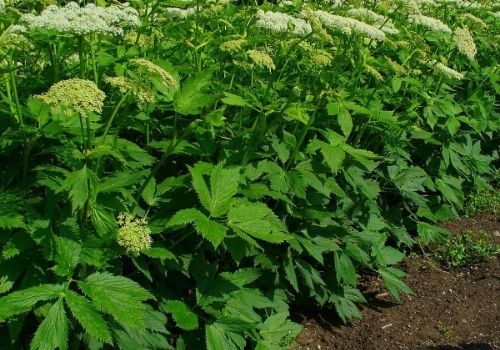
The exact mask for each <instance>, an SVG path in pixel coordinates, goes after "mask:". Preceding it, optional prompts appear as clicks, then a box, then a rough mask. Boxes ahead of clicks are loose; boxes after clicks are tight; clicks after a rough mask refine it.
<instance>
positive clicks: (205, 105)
mask: <svg viewBox="0 0 500 350" xmlns="http://www.w3.org/2000/svg"><path fill="white" fill-rule="evenodd" d="M499 10H500V5H499V3H498V1H470V2H469V1H462V0H446V1H445V0H434V1H433V0H426V1H422V0H420V1H417V0H415V1H407V0H401V1H400V0H383V1H382V0H380V1H376V0H375V1H368V0H366V1H345V2H343V1H338V0H335V1H330V2H328V3H323V2H307V3H304V2H302V1H298V0H295V1H283V2H280V3H277V4H271V3H267V2H264V3H262V4H254V3H246V1H243V2H241V3H226V2H223V1H219V2H213V1H208V2H204V1H202V0H200V1H197V2H186V1H171V2H170V1H160V0H157V1H155V0H137V1H133V2H131V3H130V4H129V5H121V4H118V3H107V2H104V1H97V6H96V5H94V4H84V3H81V4H76V3H69V4H66V2H64V1H60V2H56V1H52V2H51V1H50V0H17V1H13V0H0V83H1V84H0V97H1V99H0V164H1V165H2V166H1V167H0V250H1V254H0V293H2V297H0V322H1V323H0V348H2V349H24V348H31V349H80V348H85V349H106V348H120V349H134V350H135V349H171V348H176V349H185V348H187V349H201V348H204V347H206V348H207V349H209V350H220V349H244V348H256V349H259V350H265V349H266V350H267V349H282V348H286V347H287V346H288V344H290V342H291V341H292V340H293V338H294V337H295V336H296V335H297V334H298V333H299V332H300V329H301V327H300V326H299V325H297V324H295V323H293V322H292V321H290V319H289V313H290V311H289V309H290V306H291V305H295V306H300V305H302V306H303V305H307V306H308V307H317V308H320V307H334V308H335V310H336V311H337V313H338V314H339V316H340V317H341V318H342V319H343V320H344V321H348V320H349V319H351V318H357V317H360V313H359V310H358V307H357V305H358V304H359V303H362V302H364V297H363V295H362V294H361V293H360V291H359V289H358V288H357V278H358V276H359V274H362V273H375V274H378V275H379V276H380V278H381V279H382V280H383V282H384V283H385V286H386V287H387V288H388V290H389V291H390V293H391V294H392V296H393V297H394V298H395V299H396V300H398V299H399V296H400V293H411V290H410V289H409V288H408V286H407V285H406V284H405V283H404V281H403V277H404V273H403V271H401V270H400V269H398V268H397V267H396V265H397V263H398V262H400V261H401V260H402V259H403V257H404V255H405V252H406V251H408V250H409V249H410V248H411V247H412V246H413V245H414V244H427V243H429V242H433V241H440V240H443V239H445V238H446V237H447V232H446V231H445V230H443V229H441V228H438V227H437V226H436V224H437V223H438V222H439V221H442V220H446V219H451V218H454V217H456V216H457V215H460V214H461V213H462V212H463V211H464V193H468V192H470V191H472V190H476V191H487V190H491V185H495V184H496V185H498V168H497V165H498V144H499V137H498V130H499V120H500V118H498V112H497V111H496V110H495V108H496V107H497V106H496V104H495V96H496V95H497V94H498V92H499V88H500V85H499V83H498V79H499V74H498V61H497V58H498V52H499V32H498V29H499V23H500V22H499V21H498V17H499V12H498V11H499ZM473 207H474V204H470V205H469V207H468V208H470V210H474V208H473Z"/></svg>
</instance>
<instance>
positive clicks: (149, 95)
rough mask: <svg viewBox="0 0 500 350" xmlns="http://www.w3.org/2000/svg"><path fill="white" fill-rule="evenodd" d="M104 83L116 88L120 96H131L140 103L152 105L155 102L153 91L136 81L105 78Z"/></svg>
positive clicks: (123, 78)
mask: <svg viewBox="0 0 500 350" xmlns="http://www.w3.org/2000/svg"><path fill="white" fill-rule="evenodd" d="M104 81H106V82H107V83H108V84H109V85H111V86H113V87H115V88H117V89H118V91H120V92H121V93H122V94H128V93H129V94H131V95H132V96H133V97H135V98H136V99H137V100H138V101H139V102H141V103H145V102H149V103H152V102H155V100H156V99H155V95H154V93H153V91H151V89H149V88H148V87H147V86H145V85H144V84H142V83H140V82H138V81H135V80H132V79H129V78H127V77H105V78H104Z"/></svg>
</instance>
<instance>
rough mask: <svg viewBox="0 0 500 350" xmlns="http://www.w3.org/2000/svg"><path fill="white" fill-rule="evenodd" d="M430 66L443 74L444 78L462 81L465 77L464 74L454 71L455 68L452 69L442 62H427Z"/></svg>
mask: <svg viewBox="0 0 500 350" xmlns="http://www.w3.org/2000/svg"><path fill="white" fill-rule="evenodd" d="M426 64H427V65H428V66H430V67H431V68H434V70H435V71H436V72H438V73H440V74H443V75H444V76H446V77H448V78H450V79H455V80H462V79H463V78H464V77H465V74H464V73H461V72H458V71H456V70H454V69H453V68H450V67H448V66H446V65H444V64H442V63H441V62H438V61H430V62H426Z"/></svg>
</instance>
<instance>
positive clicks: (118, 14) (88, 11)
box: [21, 2, 140, 35]
mask: <svg viewBox="0 0 500 350" xmlns="http://www.w3.org/2000/svg"><path fill="white" fill-rule="evenodd" d="M21 21H22V22H23V23H24V24H25V25H26V27H27V28H28V29H47V30H53V31H56V32H58V33H70V34H77V35H86V34H94V33H95V34H107V35H122V34H123V32H124V28H127V27H137V26H138V25H139V24H140V20H139V14H138V12H137V11H136V10H135V9H134V8H132V7H129V6H128V4H125V5H112V6H109V7H97V6H95V5H94V4H88V5H87V6H85V7H80V6H78V4H77V3H75V2H70V3H69V4H67V5H66V6H64V7H58V6H55V5H50V6H48V7H47V8H46V9H45V10H43V11H42V13H41V14H40V15H38V16H36V15H33V14H26V15H23V16H22V17H21Z"/></svg>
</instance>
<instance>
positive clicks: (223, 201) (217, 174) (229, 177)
mask: <svg viewBox="0 0 500 350" xmlns="http://www.w3.org/2000/svg"><path fill="white" fill-rule="evenodd" d="M239 179H240V169H239V168H230V169H224V168H223V167H222V165H218V166H216V167H214V168H213V170H212V174H211V175H210V197H211V200H210V207H209V208H207V210H208V211H209V212H210V214H212V216H214V217H218V216H221V215H222V214H225V213H226V212H227V210H228V209H229V204H230V202H231V199H232V198H233V197H234V196H235V195H236V193H238V184H239Z"/></svg>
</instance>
